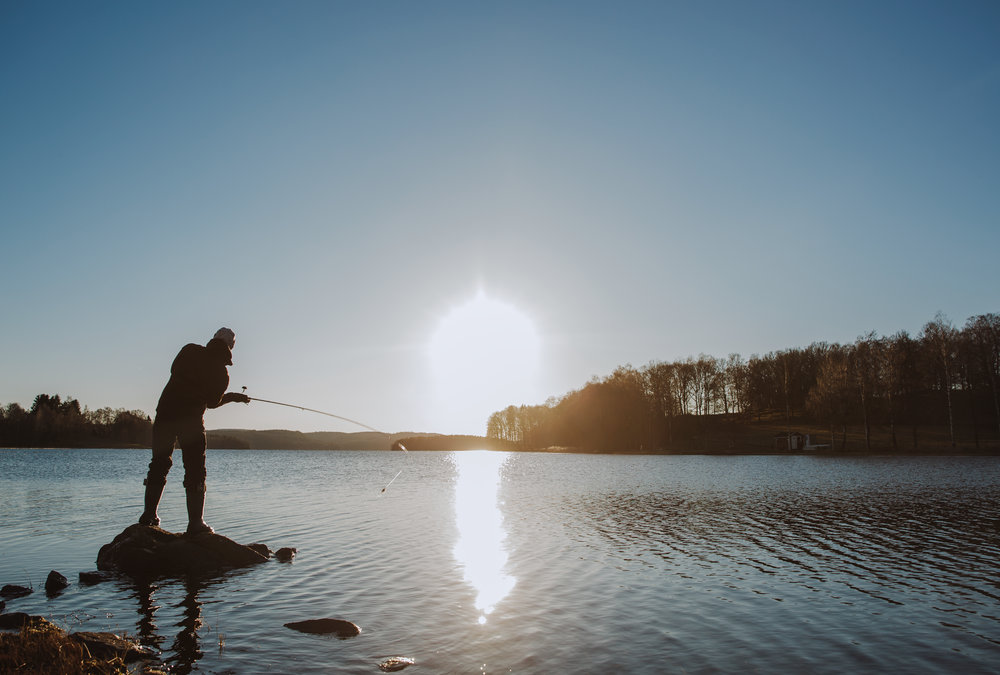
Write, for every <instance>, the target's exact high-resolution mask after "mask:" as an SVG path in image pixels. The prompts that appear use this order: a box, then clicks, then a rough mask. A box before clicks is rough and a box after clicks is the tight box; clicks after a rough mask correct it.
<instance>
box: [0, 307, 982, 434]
mask: <svg viewBox="0 0 1000 675" xmlns="http://www.w3.org/2000/svg"><path fill="white" fill-rule="evenodd" d="M998 386H1000V314H982V315H977V316H973V317H970V318H969V319H968V320H967V321H966V322H965V324H964V325H963V326H961V327H955V326H954V325H952V323H951V322H950V321H948V319H947V318H946V317H944V316H943V315H941V314H938V315H937V316H936V317H935V318H934V320H933V321H929V322H928V323H927V324H925V325H924V327H923V329H922V330H921V331H920V333H919V334H918V335H916V336H911V335H909V334H908V333H907V332H905V331H899V332H897V333H895V334H893V335H890V336H879V335H877V334H875V333H874V332H870V333H866V334H864V335H861V336H859V337H858V338H857V339H856V340H855V341H854V342H853V343H851V344H846V345H844V344H829V343H825V342H817V343H813V344H811V345H809V346H808V347H804V348H791V349H785V350H781V351H776V352H771V353H768V354H764V355H753V356H751V357H750V358H749V359H744V358H742V357H741V356H740V355H739V354H730V355H728V356H727V357H725V358H717V357H713V356H707V355H705V354H702V355H699V356H698V357H697V358H694V357H688V358H687V359H684V360H683V361H673V362H663V361H654V362H651V363H649V364H647V365H646V366H644V367H641V368H634V367H632V366H631V365H624V366H621V367H619V368H617V369H616V370H615V371H614V372H613V373H611V374H610V375H608V376H606V377H595V378H593V379H592V380H591V381H590V382H588V383H587V384H586V385H584V386H583V387H582V388H580V389H578V390H575V391H571V392H569V393H567V394H565V395H563V396H561V397H554V398H550V399H549V400H548V401H546V402H545V403H544V404H543V405H520V406H515V405H511V406H508V407H507V408H505V409H504V410H500V411H497V412H494V413H493V414H492V415H490V416H489V419H488V421H487V425H486V438H487V439H488V440H490V441H495V442H496V444H497V445H496V446H495V447H505V448H510V449H517V450H549V451H554V450H564V451H583V452H665V453H685V452H689V453H755V452H774V451H778V452H781V451H789V450H805V451H816V452H856V453H857V452H890V453H891V452H898V453H931V452H988V453H997V452H1000V393H998ZM249 433H250V432H241V431H240V430H223V431H221V432H209V446H210V447H223V446H225V447H257V446H260V447H272V446H273V445H274V442H276V441H275V439H271V440H270V441H268V440H267V439H266V438H262V437H261V434H264V433H265V432H256V434H257V435H256V436H253V437H251V436H250V435H248V434H249ZM267 433H272V434H273V433H279V434H285V436H282V437H281V441H280V442H281V443H284V444H286V445H287V444H289V443H290V439H289V438H288V437H287V436H288V434H291V433H293V432H267ZM241 434H242V435H241ZM151 435H152V421H151V419H150V417H149V416H148V415H147V414H146V413H144V412H142V411H141V410H124V409H117V410H113V409H111V408H99V409H97V410H89V409H88V408H85V407H81V405H80V403H79V401H77V400H75V399H73V398H66V399H62V398H61V397H60V396H58V395H49V394H39V395H38V396H36V397H35V400H34V402H33V403H32V405H31V408H30V409H28V410H25V409H24V408H22V407H21V406H20V405H19V404H17V403H11V404H9V405H7V406H6V407H3V406H0V447H147V448H148V447H149V443H150V440H151ZM327 435H329V434H327ZM327 435H323V434H312V435H302V434H299V436H302V438H300V439H299V440H298V442H296V443H295V444H292V445H294V447H300V446H301V447H309V448H323V449H331V448H340V447H344V446H345V444H347V445H354V444H356V443H358V442H359V439H358V438H353V437H352V438H349V439H344V438H340V437H339V436H338V437H337V438H333V437H332V436H331V437H330V438H327V437H326V436H327ZM409 435H410V436H427V434H409ZM800 435H801V436H800ZM397 436H398V435H397ZM430 436H431V438H433V436H434V435H430ZM797 436H799V437H800V438H807V439H808V442H809V445H799V446H797V447H796V446H795V445H794V444H793V442H792V441H793V438H794V437H797ZM388 438H389V437H386V439H379V440H378V446H379V447H381V446H383V445H385V444H386V443H387V442H388V440H387V439H388ZM406 440H407V441H410V442H412V443H414V444H415V445H418V446H420V447H421V448H422V447H423V446H424V445H428V444H430V445H433V444H434V442H433V441H432V440H430V439H427V438H424V439H421V440H419V441H416V440H415V439H413V438H408V439H406ZM439 440H440V439H439ZM451 440H452V441H455V439H451ZM449 442H451V441H449ZM455 442H457V441H455ZM460 444H464V445H468V443H466V442H465V441H462V443H460ZM282 447H284V446H282ZM365 447H367V446H365ZM449 447H450V446H449ZM414 449H417V448H414Z"/></svg>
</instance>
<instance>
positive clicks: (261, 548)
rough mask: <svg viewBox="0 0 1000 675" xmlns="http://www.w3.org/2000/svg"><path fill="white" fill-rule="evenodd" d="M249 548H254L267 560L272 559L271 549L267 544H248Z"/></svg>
mask: <svg viewBox="0 0 1000 675" xmlns="http://www.w3.org/2000/svg"><path fill="white" fill-rule="evenodd" d="M247 546H248V547H250V548H252V549H253V550H255V551H257V553H260V554H261V555H262V556H264V557H265V558H270V557H271V549H269V548H268V547H267V544H261V543H259V542H257V543H253V544H247Z"/></svg>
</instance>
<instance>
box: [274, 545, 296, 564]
mask: <svg viewBox="0 0 1000 675" xmlns="http://www.w3.org/2000/svg"><path fill="white" fill-rule="evenodd" d="M298 552H299V550H298V549H297V548H290V547H288V546H285V547H284V548H279V549H278V550H277V551H275V552H274V557H275V558H276V559H277V560H278V561H279V562H289V561H290V560H291V559H292V558H294V557H295V554H296V553H298Z"/></svg>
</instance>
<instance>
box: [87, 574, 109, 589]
mask: <svg viewBox="0 0 1000 675" xmlns="http://www.w3.org/2000/svg"><path fill="white" fill-rule="evenodd" d="M110 578H111V575H110V574H109V573H107V572H80V583H81V584H84V585H85V586H93V585H94V584H99V583H101V582H102V581H108V580H109V579H110Z"/></svg>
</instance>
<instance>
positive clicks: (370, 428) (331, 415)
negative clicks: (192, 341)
mask: <svg viewBox="0 0 1000 675" xmlns="http://www.w3.org/2000/svg"><path fill="white" fill-rule="evenodd" d="M246 390H247V388H246V387H243V392H244V396H246ZM247 398H248V399H249V400H250V401H259V402H260V403H270V404H271V405H282V406H285V407H286V408H295V409H297V410H305V411H306V412H313V413H318V414H320V415H326V416H327V417H333V418H335V419H338V420H343V421H344V422H350V423H351V424H357V425H358V426H359V427H364V428H365V429H368V430H369V431H374V432H375V433H376V434H385V435H386V436H389V437H390V438H392V434H389V433H387V432H385V431H380V430H378V429H376V428H375V427H370V426H368V425H367V424H365V423H364V422H359V421H357V420H352V419H351V418H350V417H343V416H341V415H334V414H333V413H328V412H325V411H323V410H316V409H315V408H307V407H305V406H304V405H295V404H294V403H282V402H281V401H270V400H268V399H266V398H257V397H255V396H247ZM396 446H399V449H400V450H402V451H403V452H405V453H406V458H407V459H409V458H410V453H409V451H408V450H407V449H406V446H405V445H403V444H402V443H400V442H399V441H396V442H395V443H393V444H392V445H391V446H390V447H389V449H390V450H391V449H393V448H395V447H396ZM401 473H403V470H402V469H400V470H399V471H397V472H396V475H395V476H393V477H392V480H391V481H389V482H388V483H386V485H385V487H384V488H382V492H385V491H386V490H388V489H389V486H390V485H392V483H393V481H395V480H396V479H397V478H399V474H401ZM382 492H380V493H379V494H382Z"/></svg>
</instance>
